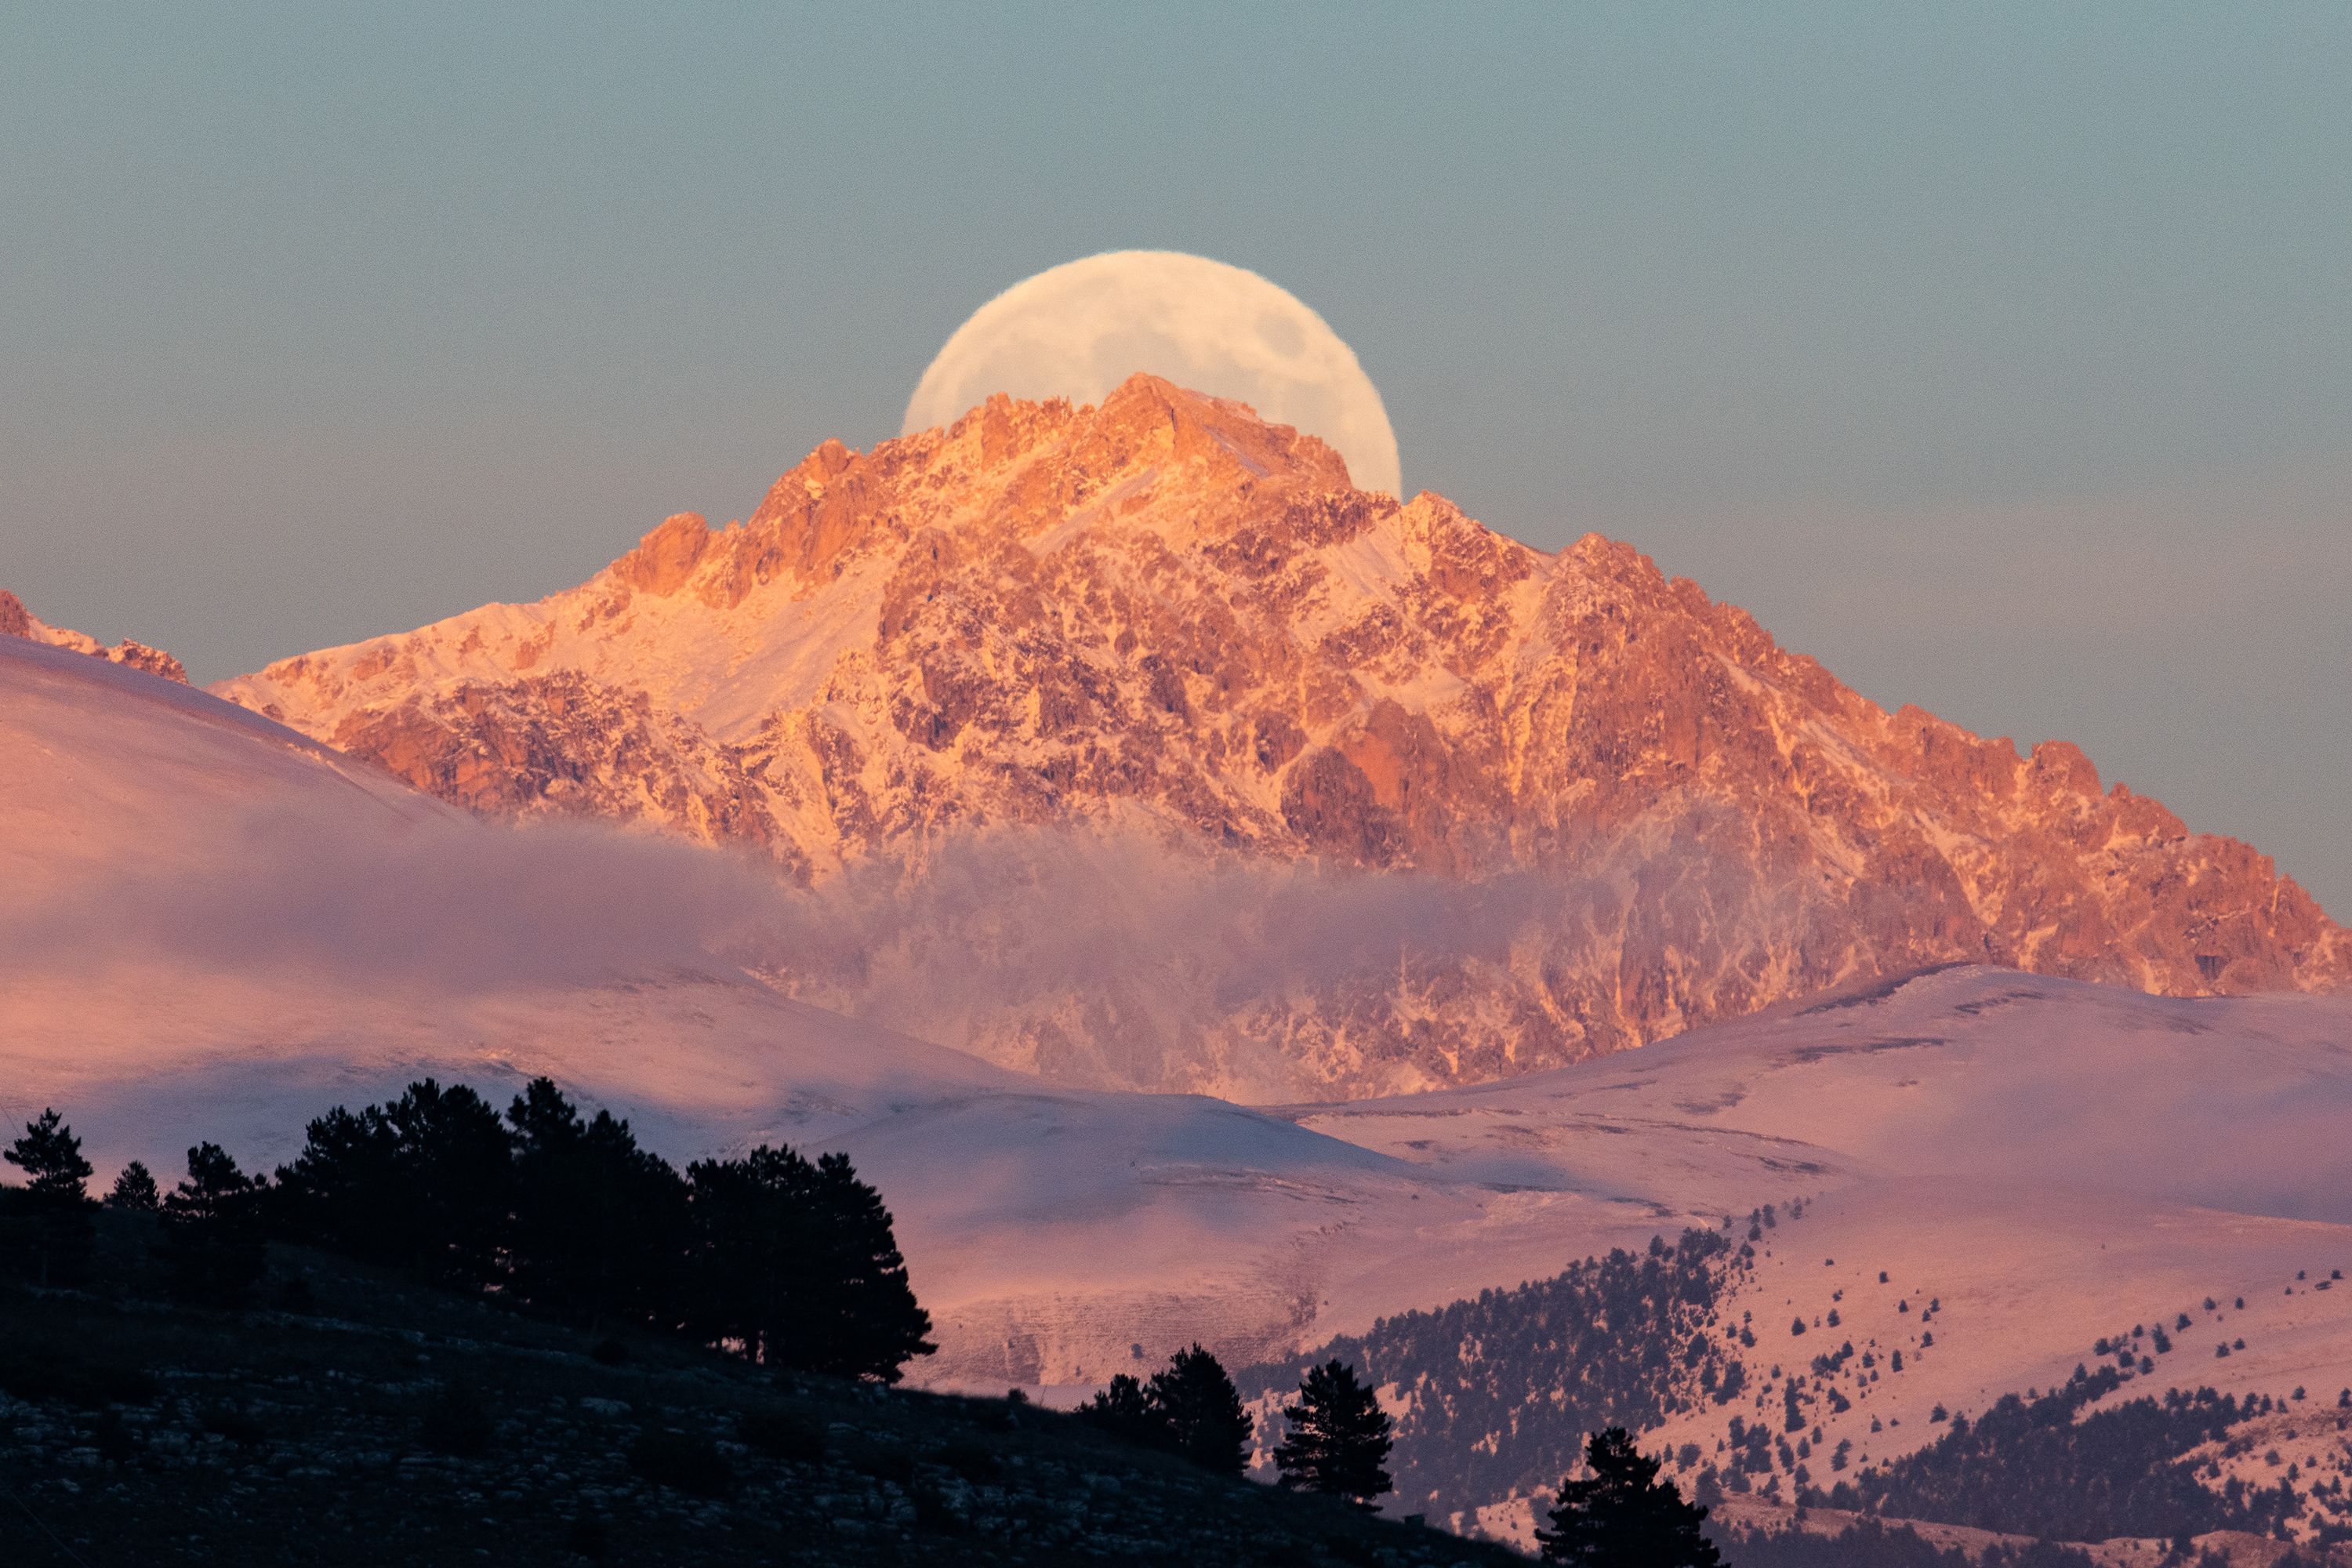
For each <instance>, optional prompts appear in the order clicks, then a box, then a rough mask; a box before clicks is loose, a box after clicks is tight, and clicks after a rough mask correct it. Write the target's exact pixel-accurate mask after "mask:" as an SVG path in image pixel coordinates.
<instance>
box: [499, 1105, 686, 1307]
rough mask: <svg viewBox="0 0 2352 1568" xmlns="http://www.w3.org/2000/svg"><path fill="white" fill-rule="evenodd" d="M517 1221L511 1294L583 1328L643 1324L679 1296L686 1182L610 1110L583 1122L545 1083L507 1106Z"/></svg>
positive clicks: (511, 1268)
mask: <svg viewBox="0 0 2352 1568" xmlns="http://www.w3.org/2000/svg"><path fill="white" fill-rule="evenodd" d="M507 1121H508V1122H509V1125H510V1126H511V1127H512V1128H513V1145H514V1162H515V1181H514V1194H515V1214H514V1233H513V1248H512V1258H511V1264H510V1273H509V1281H508V1283H509V1289H512V1290H513V1291H514V1293H515V1295H516V1296H517V1297H518V1298H520V1300H525V1301H529V1302H530V1303H532V1304H533V1305H535V1306H540V1307H543V1308H546V1309H548V1310H553V1311H556V1312H561V1313H563V1314H565V1315H567V1316H571V1317H573V1318H575V1319H579V1320H583V1321H593V1320H594V1319H598V1318H604V1317H612V1318H621V1319H626V1320H628V1321H651V1320H654V1319H656V1318H658V1317H660V1316H662V1314H663V1310H664V1307H665V1305H666V1302H667V1300H668V1299H670V1298H673V1297H674V1296H675V1294H676V1289H675V1286H676V1280H677V1260H678V1258H680V1256H681V1255H682V1251H683V1240H684V1237H685V1236H686V1209H687V1198H686V1192H687V1189H686V1183H685V1182H684V1181H683V1180H681V1179H680V1178H679V1176H678V1173H677V1172H676V1171H675V1170H673V1169H671V1168H670V1165H669V1163H668V1162H667V1161H666V1160H664V1159H662V1158H661V1157H660V1156H658V1155H656V1154H652V1153H648V1152H646V1151H645V1150H643V1149H640V1148H638V1147H637V1141H636V1138H635V1134H633V1133H632V1132H631V1131H629V1124H628V1123H627V1122H626V1121H620V1120H617V1119H616V1118H614V1115H613V1113H612V1112H610V1111H608V1110H599V1111H598V1112H597V1113H596V1116H595V1119H594V1120H593V1121H587V1120H583V1118H582V1116H581V1114H580V1112H579V1111H578V1110H576V1109H575V1108H574V1107H573V1106H572V1102H571V1101H570V1100H567V1099H565V1098H564V1096H563V1093H562V1090H561V1089H557V1088H556V1086H555V1084H554V1082H553V1081H552V1080H551V1079H544V1078H542V1079H534V1080H532V1082H531V1084H530V1088H529V1089H526V1090H525V1091H524V1092H523V1093H521V1094H519V1095H517V1096H516V1097H515V1100H514V1103H513V1104H512V1105H510V1106H509V1107H508V1108H507Z"/></svg>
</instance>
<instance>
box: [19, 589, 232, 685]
mask: <svg viewBox="0 0 2352 1568" xmlns="http://www.w3.org/2000/svg"><path fill="white" fill-rule="evenodd" d="M0 637H23V638H24V639H25V640H26V641H27V642H37V643H46V644H47V645H48V646H49V647H63V648H71V649H72V650H73V651H74V652H76V653H86V654H88V655H89V656H90V657H91V658H102V659H104V660H106V661H107V662H108V663H109V664H123V665H129V666H130V667H131V668H133V669H143V670H145V671H146V672H147V673H148V674H150V675H160V676H162V677H163V679H166V680H176V681H178V682H179V683H180V684H181V685H183V686H185V685H186V684H187V683H188V672H187V671H186V670H185V669H184V668H181V665H180V661H179V660H178V659H176V658H173V657H172V656H171V655H170V654H168V653H165V652H164V651H163V649H162V648H157V647H148V646H147V645H146V644H145V643H143V642H132V641H131V639H130V638H129V637H125V638H123V639H122V641H121V642H119V643H117V644H115V645H114V646H113V647H107V646H106V645H105V644H104V643H101V642H100V641H99V640H98V639H97V638H96V637H91V636H89V634H88V633H86V632H77V631H69V630H68V629H67V628H65V627H64V626H51V625H49V624H48V623H47V621H44V620H42V619H41V618H40V617H39V616H36V615H34V614H33V613H32V612H31V611H30V610H27V609H26V608H25V601H24V600H22V599H20V598H18V597H16V595H14V594H11V593H9V592H8V591H7V590H6V589H5V588H0Z"/></svg>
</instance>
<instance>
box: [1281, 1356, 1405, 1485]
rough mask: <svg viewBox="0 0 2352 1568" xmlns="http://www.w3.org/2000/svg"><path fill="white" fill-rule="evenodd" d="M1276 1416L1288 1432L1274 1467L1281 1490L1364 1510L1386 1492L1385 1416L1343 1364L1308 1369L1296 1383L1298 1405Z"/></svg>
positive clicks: (1375, 1396) (1388, 1440) (1387, 1438)
mask: <svg viewBox="0 0 2352 1568" xmlns="http://www.w3.org/2000/svg"><path fill="white" fill-rule="evenodd" d="M1282 1415H1283V1418H1284V1420H1285V1421H1286V1422H1287V1423H1288V1424H1289V1431H1288V1432H1287V1433H1286V1435H1285V1436H1284V1437H1283V1439H1282V1445H1281V1447H1277V1448H1276V1449H1275V1451H1274V1462H1275V1466H1276V1468H1277V1469H1278V1470H1279V1471H1280V1472H1281V1479H1282V1484H1283V1485H1284V1486H1286V1487H1289V1488H1293V1489H1298V1490H1303V1491H1311V1492H1322V1493H1325V1494H1327V1495H1328V1496H1331V1497H1339V1498H1345V1499H1347V1500H1349V1501H1350V1502H1352V1503H1354V1504H1356V1505H1357V1506H1358V1507H1360V1508H1366V1509H1369V1508H1370V1507H1372V1506H1373V1504H1372V1500H1373V1499H1374V1498H1377V1497H1379V1496H1380V1495H1381V1493H1382V1492H1385V1491H1388V1490H1390V1489H1391V1487H1392V1485H1393V1483H1392V1482H1391V1481H1390V1479H1389V1472H1388V1469H1387V1468H1386V1467H1387V1461H1388V1457H1389V1447H1390V1444H1391V1437H1390V1436H1389V1417H1388V1413H1387V1412H1386V1411H1384V1410H1382V1409H1381V1402H1380V1397H1379V1395H1378V1394H1375V1393H1374V1392H1373V1391H1372V1390H1371V1389H1370V1388H1369V1387H1366V1386H1365V1385H1364V1384H1360V1383H1358V1382H1357V1381H1356V1373H1355V1371H1354V1369H1353V1368H1351V1367H1349V1365H1348V1364H1347V1363H1345V1362H1342V1361H1339V1360H1337V1359H1334V1360H1331V1361H1328V1362H1326V1363H1323V1364H1322V1365H1321V1366H1318V1367H1315V1368H1312V1369H1310V1370H1309V1371H1308V1373H1307V1375H1306V1377H1304V1378H1303V1379H1301V1380H1300V1382H1299V1384H1298V1403H1297V1404H1296V1405H1284V1406H1283V1407H1282Z"/></svg>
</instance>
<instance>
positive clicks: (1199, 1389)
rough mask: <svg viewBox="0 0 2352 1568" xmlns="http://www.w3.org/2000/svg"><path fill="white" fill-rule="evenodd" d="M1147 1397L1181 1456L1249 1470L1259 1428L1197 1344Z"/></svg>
mask: <svg viewBox="0 0 2352 1568" xmlns="http://www.w3.org/2000/svg"><path fill="white" fill-rule="evenodd" d="M1146 1398H1147V1399H1148V1400H1149V1401H1150V1405H1151V1406H1152V1408H1153V1410H1154V1412H1155V1413H1156V1414H1157V1415H1158V1417H1159V1419H1160V1425H1161V1426H1163V1427H1164V1428H1165V1430H1166V1432H1167V1434H1168V1441H1169V1443H1170V1445H1171V1447H1174V1448H1175V1450H1176V1451H1177V1452H1178V1453H1180V1454H1181V1455H1183V1456H1184V1457H1185V1458H1188V1459H1190V1460H1192V1462H1193V1463H1194V1464H1196V1465H1199V1466H1200V1467H1201V1468H1203V1469H1206V1470H1213V1471H1215V1472H1216V1473H1217V1474H1219V1475H1222V1476H1239V1475H1240V1474H1241V1473H1242V1472H1243V1471H1244V1470H1246V1469H1248V1468H1249V1451H1250V1436H1251V1434H1252V1433H1253V1432H1255V1430H1256V1424H1255V1423H1254V1422H1253V1421H1251V1419H1250V1417H1249V1413H1248V1412H1247V1411H1245V1410H1244V1409H1243V1408H1242V1400H1241V1395H1240V1394H1236V1393H1234V1380H1233V1379H1232V1378H1230V1377H1227V1376H1226V1375H1225V1369H1224V1367H1223V1365H1222V1364H1221V1363H1219V1362H1218V1360H1217V1358H1216V1357H1215V1356H1213V1355H1211V1354H1210V1353H1209V1352H1207V1351H1205V1350H1202V1348H1201V1346H1200V1344H1199V1342H1194V1344H1193V1346H1192V1349H1191V1350H1188V1351H1178V1352H1176V1354H1175V1357H1174V1358H1173V1359H1172V1360H1171V1361H1170V1362H1169V1363H1168V1370H1167V1371H1165V1372H1159V1373H1152V1376H1151V1387H1150V1391H1149V1392H1148V1394H1146ZM1384 1419H1385V1418H1384ZM1381 1452H1382V1453H1383V1454H1386V1452H1387V1449H1385V1448H1383V1449H1382V1450H1381Z"/></svg>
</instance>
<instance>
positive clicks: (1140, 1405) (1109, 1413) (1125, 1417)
mask: <svg viewBox="0 0 2352 1568" xmlns="http://www.w3.org/2000/svg"><path fill="white" fill-rule="evenodd" d="M1076 1415H1077V1417H1078V1419H1079V1420H1081V1421H1083V1422H1085V1423H1086V1424H1087V1426H1094V1427H1097V1428H1099V1429H1100V1430H1102V1431H1105V1432H1108V1433H1109V1434H1111V1436H1115V1437H1119V1438H1122V1439H1124V1440H1126V1441H1127V1442H1129V1443H1142V1444H1146V1445H1149V1446H1150V1447H1166V1446H1167V1443H1168V1423H1167V1422H1166V1421H1165V1420H1163V1419H1162V1418H1161V1416H1160V1410H1159V1408H1158V1407H1157V1406H1156V1405H1153V1404H1152V1402H1151V1395H1150V1394H1148V1393H1146V1392H1145V1390H1144V1387H1143V1384H1140V1383H1139V1382H1137V1381H1136V1380H1135V1379H1134V1378H1133V1377H1130V1376H1129V1375H1128V1374H1127V1373H1123V1372H1122V1373H1118V1374H1117V1375H1116V1376H1114V1377H1113V1378H1112V1379H1111V1380H1110V1386H1109V1387H1108V1388H1104V1389H1099V1390H1097V1392H1096V1394H1095V1396H1094V1397H1093V1398H1092V1399H1090V1400H1088V1401H1087V1403H1086V1404H1084V1405H1079V1406H1078V1408H1077V1411H1076Z"/></svg>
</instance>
